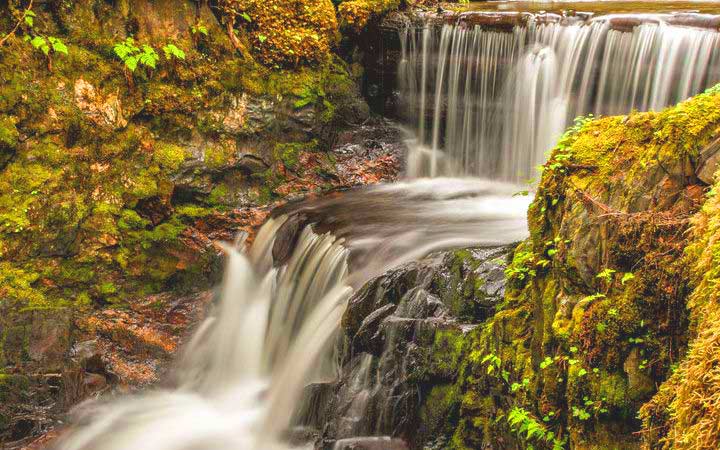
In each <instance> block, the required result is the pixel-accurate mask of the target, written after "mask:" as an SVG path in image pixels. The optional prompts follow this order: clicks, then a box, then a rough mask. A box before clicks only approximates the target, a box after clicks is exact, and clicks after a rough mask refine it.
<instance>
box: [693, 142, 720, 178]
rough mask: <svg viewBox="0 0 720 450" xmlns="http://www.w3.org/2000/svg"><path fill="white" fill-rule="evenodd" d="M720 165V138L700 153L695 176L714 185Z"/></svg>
mask: <svg viewBox="0 0 720 450" xmlns="http://www.w3.org/2000/svg"><path fill="white" fill-rule="evenodd" d="M718 163H720V138H718V139H715V140H714V141H713V142H711V143H710V144H709V145H708V146H706V147H705V148H704V149H702V150H701V151H700V157H699V158H698V167H697V169H696V170H695V174H696V175H697V177H698V178H699V179H700V180H702V181H703V182H704V183H706V184H713V182H714V181H715V172H717V169H718Z"/></svg>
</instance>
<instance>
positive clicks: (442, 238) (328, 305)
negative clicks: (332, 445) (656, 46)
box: [57, 178, 530, 450]
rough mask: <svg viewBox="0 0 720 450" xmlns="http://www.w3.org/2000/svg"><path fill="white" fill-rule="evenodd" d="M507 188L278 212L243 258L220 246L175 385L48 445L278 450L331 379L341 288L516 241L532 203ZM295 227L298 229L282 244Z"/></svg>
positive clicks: (84, 412) (375, 193) (440, 189)
mask: <svg viewBox="0 0 720 450" xmlns="http://www.w3.org/2000/svg"><path fill="white" fill-rule="evenodd" d="M513 191H514V187H513V186H511V185H506V184H502V183H496V182H490V181H483V180H457V179H442V178H437V179H426V180H417V181H411V182H404V183H397V184H393V185H386V186H375V187H369V188H364V189H358V190H356V191H352V192H348V193H346V194H344V195H343V196H335V197H329V198H327V199H321V200H316V201H310V202H307V203H300V204H297V205H293V206H291V207H288V208H287V209H286V211H285V214H284V215H278V217H276V218H274V219H270V220H269V221H268V222H267V223H266V224H265V225H264V226H263V227H262V228H261V230H260V231H259V233H258V235H257V237H256V239H255V242H254V243H253V246H252V247H251V248H250V250H249V251H248V252H247V253H246V252H242V251H240V250H238V247H239V246H240V245H239V244H238V245H235V246H230V245H228V246H227V247H226V253H227V268H226V274H225V279H224V281H223V284H222V286H221V288H220V289H219V291H218V297H219V298H218V302H217V303H216V304H215V305H214V306H213V308H212V309H211V311H210V312H209V314H208V318H207V319H206V320H205V321H204V322H203V323H202V324H201V325H200V326H199V327H198V329H197V331H196V332H195V334H194V336H193V337H192V339H191V340H190V342H189V343H188V344H187V345H186V347H185V349H184V352H183V356H182V357H181V358H180V361H179V362H178V364H177V367H176V368H175V371H174V383H173V387H171V388H165V389H157V390H154V391H150V392H146V393H143V394H139V395H137V396H134V397H128V398H121V399H116V400H111V399H108V400H105V401H100V402H98V403H96V404H90V405H85V407H84V408H81V416H80V417H79V425H78V426H77V427H76V428H75V429H73V430H70V431H69V433H67V434H66V435H65V436H64V437H63V438H62V439H61V440H60V442H59V443H58V445H57V448H58V449H59V450H130V449H152V450H251V449H253V450H254V449H264V450H265V449H267V450H287V449H289V448H290V446H289V445H288V444H287V442H286V433H287V431H288V430H289V429H291V428H292V425H293V418H294V417H293V416H294V415H295V413H296V411H297V409H298V405H299V404H300V400H301V397H302V394H303V389H304V387H305V386H306V384H308V383H309V382H323V381H328V380H332V379H334V378H335V377H336V376H337V371H338V370H339V369H338V367H337V361H336V360H335V353H334V351H333V350H334V348H333V344H334V339H333V337H334V336H336V333H337V332H338V331H339V328H340V321H341V318H342V315H343V313H344V311H345V309H346V307H347V304H348V300H349V299H350V297H351V295H352V293H353V291H354V289H353V287H359V286H362V285H363V284H364V283H365V282H367V281H368V280H369V279H370V278H373V277H375V276H378V275H380V274H382V273H384V272H385V271H386V270H388V269H389V268H392V267H395V266H398V265H400V264H403V263H405V262H408V261H411V260H414V259H417V258H420V257H422V256H424V255H426V254H427V253H429V252H432V251H435V250H441V249H448V248H455V247H459V246H472V245H503V244H507V243H510V242H514V241H517V240H520V239H523V238H524V237H525V236H526V235H527V225H526V223H525V211H526V210H527V207H528V204H529V201H530V199H529V198H528V197H512V193H513ZM294 217H307V218H308V220H307V221H306V222H305V225H304V226H303V227H301V228H300V230H299V231H298V232H297V235H296V236H286V235H284V233H290V231H288V230H287V229H285V225H286V224H289V223H290V221H291V220H292V218H294ZM288 228H293V227H288ZM316 229H318V230H319V229H322V230H323V232H316V231H314V230H316ZM291 234H292V233H291ZM281 237H282V238H287V239H289V240H290V241H292V242H294V245H292V251H291V254H290V256H289V258H287V260H284V261H282V263H280V262H279V261H277V260H276V258H275V257H274V256H273V255H274V247H275V244H276V243H277V241H278V239H279V238H281Z"/></svg>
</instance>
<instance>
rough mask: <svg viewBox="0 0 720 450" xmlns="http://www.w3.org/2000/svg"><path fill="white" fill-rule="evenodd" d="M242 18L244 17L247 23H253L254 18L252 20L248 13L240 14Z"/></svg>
mask: <svg viewBox="0 0 720 450" xmlns="http://www.w3.org/2000/svg"><path fill="white" fill-rule="evenodd" d="M240 17H242V18H243V19H245V21H246V22H252V18H251V17H250V15H249V14H248V13H246V12H244V13H242V14H240Z"/></svg>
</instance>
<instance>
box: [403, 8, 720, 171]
mask: <svg viewBox="0 0 720 450" xmlns="http://www.w3.org/2000/svg"><path fill="white" fill-rule="evenodd" d="M448 22H449V23H448ZM717 22H718V16H713V15H708V14H686V15H664V14H625V13H623V14H613V15H606V16H598V17H587V16H583V15H580V14H578V15H573V16H567V15H566V16H560V15H555V14H538V15H535V14H512V13H507V14H504V13H465V14H459V15H452V16H450V15H446V16H441V17H438V16H436V15H430V16H429V19H427V20H426V22H425V23H424V25H423V26H421V27H414V26H410V27H407V28H406V29H405V30H404V31H402V36H401V45H402V48H401V50H402V56H401V60H400V63H399V69H398V77H399V88H400V94H401V95H400V98H401V99H402V102H403V108H402V110H403V111H404V114H405V115H406V120H407V121H408V123H410V124H411V125H412V126H413V127H415V128H416V131H417V135H418V140H419V143H418V144H419V145H418V147H417V151H416V152H415V153H414V155H411V157H410V159H409V161H408V173H409V174H410V175H411V176H424V175H430V176H438V175H447V174H453V175H479V176H483V177H488V178H492V179H499V180H503V181H511V182H520V181H525V180H527V179H528V178H532V177H533V176H534V175H535V174H534V168H535V167H536V166H537V165H539V164H542V163H543V162H544V159H545V154H546V152H548V151H549V150H550V149H552V147H553V145H554V143H555V142H557V140H558V138H559V137H560V136H561V134H562V133H563V130H564V129H565V128H566V127H567V126H568V124H569V123H571V122H572V120H573V119H574V118H575V117H577V116H581V115H588V114H593V115H596V116H597V115H615V114H625V113H629V112H630V111H632V110H641V111H647V110H659V109H662V108H664V107H666V106H668V105H670V104H673V103H676V102H679V101H682V100H684V99H686V98H688V97H690V96H692V95H695V94H697V93H699V92H702V91H703V90H704V89H705V88H707V87H709V86H712V85H714V84H716V83H717V82H718V81H720V32H719V31H718V24H717Z"/></svg>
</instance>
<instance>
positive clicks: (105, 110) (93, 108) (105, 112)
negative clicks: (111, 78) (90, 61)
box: [75, 78, 128, 130]
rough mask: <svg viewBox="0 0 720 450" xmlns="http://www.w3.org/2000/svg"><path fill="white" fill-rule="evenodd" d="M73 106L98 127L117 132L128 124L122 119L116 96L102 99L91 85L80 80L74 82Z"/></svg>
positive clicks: (120, 107)
mask: <svg viewBox="0 0 720 450" xmlns="http://www.w3.org/2000/svg"><path fill="white" fill-rule="evenodd" d="M75 105H76V106H77V107H78V108H80V110H81V111H82V112H83V113H84V114H85V116H87V118H88V119H90V120H91V121H92V122H93V123H95V124H96V125H98V126H100V127H104V128H110V129H113V130H117V129H120V128H124V127H126V126H127V124H128V122H127V120H125V118H123V112H122V105H121V103H120V98H119V97H118V96H117V94H110V95H108V96H107V97H103V96H102V95H101V94H99V93H98V92H97V91H96V90H95V87H94V86H93V85H92V84H90V83H88V82H87V81H85V80H83V79H82V78H79V79H78V80H77V81H76V82H75Z"/></svg>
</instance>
